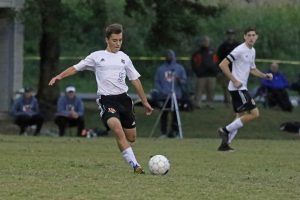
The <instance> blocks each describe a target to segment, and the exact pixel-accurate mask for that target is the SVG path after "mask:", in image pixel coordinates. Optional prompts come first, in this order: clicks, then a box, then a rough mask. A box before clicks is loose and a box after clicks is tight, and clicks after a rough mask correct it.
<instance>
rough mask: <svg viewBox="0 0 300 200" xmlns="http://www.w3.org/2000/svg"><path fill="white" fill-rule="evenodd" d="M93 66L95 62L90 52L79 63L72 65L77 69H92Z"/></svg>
mask: <svg viewBox="0 0 300 200" xmlns="http://www.w3.org/2000/svg"><path fill="white" fill-rule="evenodd" d="M95 66H96V62H95V59H94V57H93V54H90V55H88V56H87V57H86V58H85V59H83V60H81V61H80V62H79V63H77V64H76V65H74V68H75V69H76V70H77V71H83V70H90V71H94V69H95Z"/></svg>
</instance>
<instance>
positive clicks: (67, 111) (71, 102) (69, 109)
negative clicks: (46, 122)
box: [55, 86, 84, 136]
mask: <svg viewBox="0 0 300 200" xmlns="http://www.w3.org/2000/svg"><path fill="white" fill-rule="evenodd" d="M83 115H84V104H83V101H82V100H81V98H79V97H77V96H76V88H75V87H74V86H68V87H67V88H66V94H65V95H63V96H61V97H60V98H59V99H58V102H57V113H56V117H55V123H56V124H57V126H58V128H59V136H64V135H65V130H66V128H67V127H73V126H77V136H81V132H82V130H83V129H84V118H83Z"/></svg>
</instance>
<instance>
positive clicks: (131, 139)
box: [127, 135, 136, 142]
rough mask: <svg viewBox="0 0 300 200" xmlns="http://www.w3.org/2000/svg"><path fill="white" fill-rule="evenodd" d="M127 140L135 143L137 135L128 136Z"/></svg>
mask: <svg viewBox="0 0 300 200" xmlns="http://www.w3.org/2000/svg"><path fill="white" fill-rule="evenodd" d="M127 140H128V141H129V142H135V140H136V135H130V136H127Z"/></svg>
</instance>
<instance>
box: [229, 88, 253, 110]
mask: <svg viewBox="0 0 300 200" xmlns="http://www.w3.org/2000/svg"><path fill="white" fill-rule="evenodd" d="M229 93H230V95H231V98H232V106H233V110H234V111H235V112H236V113H241V112H245V111H250V110H252V109H254V108H256V104H255V101H254V99H253V98H252V97H251V96H250V94H249V92H248V90H236V91H229Z"/></svg>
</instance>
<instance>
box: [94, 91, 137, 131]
mask: <svg viewBox="0 0 300 200" xmlns="http://www.w3.org/2000/svg"><path fill="white" fill-rule="evenodd" d="M96 102H97V104H98V106H99V107H98V108H99V110H100V117H101V119H102V120H103V122H104V123H105V125H106V126H107V120H108V119H109V118H111V117H116V118H118V119H119V120H120V122H121V124H122V127H123V128H127V129H130V128H135V127H136V125H135V116H134V109H133V102H132V100H131V98H130V97H129V96H128V95H127V94H126V93H123V94H119V95H107V96H105V95H101V97H100V98H99V99H97V100H96Z"/></svg>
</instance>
